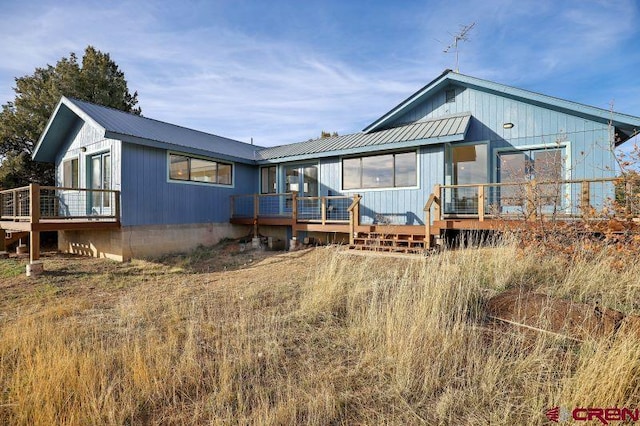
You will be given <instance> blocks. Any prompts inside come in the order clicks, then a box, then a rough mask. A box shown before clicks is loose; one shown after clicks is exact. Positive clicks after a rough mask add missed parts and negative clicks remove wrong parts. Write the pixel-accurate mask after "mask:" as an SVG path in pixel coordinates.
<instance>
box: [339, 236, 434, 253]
mask: <svg viewBox="0 0 640 426" xmlns="http://www.w3.org/2000/svg"><path fill="white" fill-rule="evenodd" d="M349 248H350V249H352V250H363V251H376V252H391V253H409V254H424V253H425V251H426V241H425V236H424V235H418V234H411V233H398V232H393V233H386V232H380V231H371V232H358V233H357V235H356V236H355V237H354V239H353V244H351V245H350V246H349Z"/></svg>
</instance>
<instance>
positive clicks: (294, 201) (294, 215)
mask: <svg viewBox="0 0 640 426" xmlns="http://www.w3.org/2000/svg"><path fill="white" fill-rule="evenodd" d="M291 219H292V220H293V223H296V222H297V221H298V192H297V191H293V192H292V193H291Z"/></svg>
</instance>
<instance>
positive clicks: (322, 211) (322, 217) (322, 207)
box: [320, 197, 327, 225]
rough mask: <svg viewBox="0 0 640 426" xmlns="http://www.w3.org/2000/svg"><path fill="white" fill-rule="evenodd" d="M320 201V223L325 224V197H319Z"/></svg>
mask: <svg viewBox="0 0 640 426" xmlns="http://www.w3.org/2000/svg"><path fill="white" fill-rule="evenodd" d="M320 202H321V203H322V206H321V209H322V210H321V216H320V217H321V219H322V224H323V225H324V224H326V223H327V197H320Z"/></svg>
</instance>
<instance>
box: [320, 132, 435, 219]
mask: <svg viewBox="0 0 640 426" xmlns="http://www.w3.org/2000/svg"><path fill="white" fill-rule="evenodd" d="M418 167H419V168H418V185H417V188H411V189H401V188H399V189H384V190H366V191H365V190H361V191H358V190H349V191H342V180H341V179H342V171H341V168H342V161H341V159H340V158H338V157H333V158H328V159H323V160H322V161H321V162H320V181H321V185H320V195H328V194H329V193H330V192H331V193H332V194H342V195H349V196H353V195H355V194H360V195H361V196H362V201H361V202H360V215H361V219H360V220H361V221H362V223H363V224H370V223H374V222H375V221H376V220H377V219H378V218H379V216H380V217H384V218H385V219H388V220H390V221H391V222H392V223H393V224H398V225H423V224H424V213H423V208H424V205H425V203H426V202H427V199H428V198H429V195H430V194H431V191H432V190H433V186H434V185H436V184H442V183H443V180H444V145H430V146H425V147H422V148H420V150H419V152H418Z"/></svg>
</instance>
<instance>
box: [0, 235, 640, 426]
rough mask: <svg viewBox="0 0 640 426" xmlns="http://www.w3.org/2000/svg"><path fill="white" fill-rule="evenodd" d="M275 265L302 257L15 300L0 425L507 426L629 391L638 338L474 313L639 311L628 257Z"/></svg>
mask: <svg viewBox="0 0 640 426" xmlns="http://www.w3.org/2000/svg"><path fill="white" fill-rule="evenodd" d="M283 262H290V263H289V265H290V269H291V270H292V271H293V270H296V269H295V262H306V264H305V265H306V266H305V267H303V268H299V269H297V270H296V271H298V272H297V273H298V277H299V279H298V280H289V279H284V277H283V279H281V280H278V279H270V280H269V281H268V282H258V281H259V280H256V282H254V283H248V284H246V285H244V284H243V285H240V284H237V285H223V284H220V282H224V279H225V278H224V277H227V276H226V275H216V277H217V278H216V279H220V280H221V281H218V282H217V283H216V282H213V281H215V280H210V279H209V277H210V276H209V275H207V274H192V275H183V274H179V273H175V272H174V271H169V270H167V271H166V273H165V274H162V273H160V274H154V275H151V276H145V278H144V279H143V280H141V281H140V282H137V281H136V279H137V278H139V277H137V276H130V277H128V279H129V280H131V283H130V284H129V285H128V287H127V288H126V289H125V290H122V288H120V287H118V292H117V295H116V296H114V299H113V300H114V301H113V303H112V304H109V305H106V306H105V305H99V304H96V303H95V302H94V301H92V299H91V295H88V296H82V297H80V296H66V295H65V294H64V292H61V293H62V294H60V293H56V294H53V295H51V296H50V297H48V298H46V299H45V300H42V299H37V300H36V301H34V304H33V305H28V304H26V305H25V304H24V302H22V303H23V305H21V307H20V308H18V309H17V310H16V313H17V314H16V315H14V316H11V317H10V318H4V319H2V320H1V322H0V367H1V368H0V386H1V389H2V399H1V400H0V423H3V424H47V425H49V424H78V425H80V424H141V423H145V424H175V423H178V424H184V423H192V424H209V423H214V424H218V423H220V424H222V423H224V424H226V423H232V424H274V425H275V424H296V423H297V424H352V423H355V424H474V425H475V424H509V425H512V424H543V423H546V419H545V417H544V415H543V412H544V410H545V409H547V408H550V407H553V406H556V405H562V406H567V407H573V406H578V405H579V406H599V405H603V406H607V407H608V406H618V407H622V406H628V407H636V406H638V405H639V404H640V392H638V391H639V389H638V387H639V383H640V380H639V379H640V368H639V367H640V353H639V352H640V349H638V346H637V345H635V344H634V341H633V339H629V338H625V337H624V336H619V337H616V338H614V339H608V340H602V341H597V340H593V341H589V342H585V343H582V344H579V343H575V342H572V341H566V340H562V339H557V338H555V337H553V336H550V335H547V334H544V333H542V334H538V335H533V334H531V333H527V334H523V333H521V332H520V331H519V330H517V329H509V328H500V329H498V328H493V327H490V326H489V325H488V324H487V323H486V321H485V311H484V303H485V302H486V300H487V299H488V298H489V297H491V296H492V295H495V294H497V293H499V292H501V291H503V290H505V289H510V288H514V287H522V288H526V289H532V290H539V291H546V292H548V293H553V294H554V295H556V296H558V297H571V298H574V299H576V300H593V299H595V298H597V299H598V300H601V301H603V303H604V304H610V303H613V304H614V305H616V306H612V307H623V308H624V309H625V313H630V312H633V311H634V309H635V308H634V302H635V300H637V299H638V296H640V294H639V293H640V290H639V289H638V281H637V279H636V280H634V279H633V277H634V276H635V277H637V276H640V266H639V265H638V263H637V262H636V261H635V260H632V259H631V260H629V263H628V267H627V268H626V269H625V270H620V269H619V268H613V267H605V265H606V264H607V263H606V255H603V257H602V258H601V259H597V260H594V261H592V262H595V263H590V262H589V261H585V262H576V263H575V264H567V263H566V262H565V261H563V260H554V259H553V258H550V259H546V260H545V261H544V262H542V261H541V260H540V257H539V256H538V255H537V254H536V253H533V252H526V253H523V252H522V251H521V250H518V249H517V248H516V247H515V246H514V245H504V246H500V247H495V248H490V249H469V250H466V251H450V252H443V253H441V254H438V255H434V256H430V257H427V258H421V259H415V260H405V259H397V258H385V257H356V256H351V255H345V254H342V253H341V252H339V251H338V250H335V249H317V250H314V251H311V252H310V253H308V254H307V256H306V259H292V258H291V259H289V258H285V259H284V260H283ZM286 265H287V264H286V263H285V266H286ZM260 268H261V267H260V265H257V266H256V267H254V269H255V271H254V272H255V274H258V275H261V276H262V277H265V276H267V275H268V274H267V273H266V271H267V269H260ZM263 268H271V266H270V265H264V266H263ZM301 271H303V272H301ZM234 273H235V272H234ZM232 274H233V273H232ZM229 277H231V276H230V275H229ZM229 279H231V278H229ZM43 285H44V284H43Z"/></svg>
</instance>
